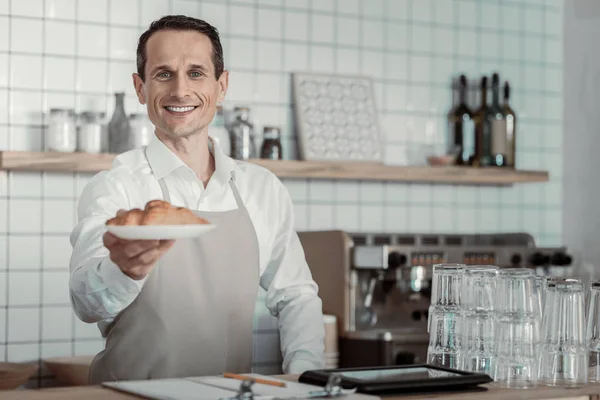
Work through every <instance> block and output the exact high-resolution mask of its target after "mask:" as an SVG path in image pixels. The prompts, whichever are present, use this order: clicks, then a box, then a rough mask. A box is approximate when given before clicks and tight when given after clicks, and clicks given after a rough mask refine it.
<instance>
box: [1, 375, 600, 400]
mask: <svg viewBox="0 0 600 400" xmlns="http://www.w3.org/2000/svg"><path fill="white" fill-rule="evenodd" d="M281 378H283V379H290V380H295V379H297V376H283V377H281ZM484 386H485V387H487V388H488V389H489V390H488V391H487V392H454V393H447V392H446V393H437V394H424V395H402V396H385V397H383V398H384V399H386V400H417V399H418V400H424V399H440V400H441V399H444V400H478V399H481V398H482V396H485V397H486V399H489V400H500V399H510V400H546V399H548V400H550V399H557V400H600V384H593V385H592V384H590V385H587V386H585V387H581V388H577V389H561V388H550V387H546V386H539V387H537V388H535V389H529V390H514V389H503V388H497V387H493V386H489V385H484ZM41 399H43V400H79V399H85V400H139V399H140V397H137V396H132V395H128V394H125V393H120V392H116V391H113V390H111V389H106V388H102V387H100V386H78V387H69V388H50V389H39V390H13V391H0V400H41Z"/></svg>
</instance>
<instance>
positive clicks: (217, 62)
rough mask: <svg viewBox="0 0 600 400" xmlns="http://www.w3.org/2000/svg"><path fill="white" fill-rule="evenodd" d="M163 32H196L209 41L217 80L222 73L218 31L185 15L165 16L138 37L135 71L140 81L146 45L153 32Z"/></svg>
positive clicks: (143, 71)
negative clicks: (206, 37)
mask: <svg viewBox="0 0 600 400" xmlns="http://www.w3.org/2000/svg"><path fill="white" fill-rule="evenodd" d="M163 30H175V31H197V32H200V33H202V34H204V35H206V36H208V38H209V39H210V42H211V44H212V62H213V65H214V67H215V78H216V79H219V77H220V76H221V74H222V73H223V69H224V64H223V47H222V46H221V40H220V39H219V31H218V30H217V28H215V27H214V26H212V25H211V24H209V23H208V22H206V21H203V20H201V19H197V18H192V17H187V16H185V15H166V16H164V17H162V18H161V19H158V20H156V21H154V22H152V23H151V24H150V27H149V28H148V30H147V31H146V32H144V33H142V35H141V36H140V39H139V41H138V46H137V71H138V75H139V76H140V77H141V78H142V81H145V80H146V76H145V75H146V74H145V70H144V69H145V68H146V61H147V59H148V57H147V54H146V43H147V42H148V39H150V36H152V35H153V34H154V33H155V32H158V31H163Z"/></svg>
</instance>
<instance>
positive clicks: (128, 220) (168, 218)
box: [106, 200, 208, 225]
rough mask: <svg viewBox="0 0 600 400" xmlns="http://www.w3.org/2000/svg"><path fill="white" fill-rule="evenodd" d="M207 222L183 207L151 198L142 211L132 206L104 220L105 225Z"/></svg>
mask: <svg viewBox="0 0 600 400" xmlns="http://www.w3.org/2000/svg"><path fill="white" fill-rule="evenodd" d="M189 224H208V221H207V220H205V219H204V218H200V217H198V216H197V215H195V214H194V213H193V212H192V211H190V210H189V209H187V208H184V207H174V206H173V205H171V204H170V203H167V202H166V201H162V200H152V201H149V202H148V203H147V204H146V207H145V209H144V210H143V211H142V210H140V209H139V208H134V209H132V210H129V211H127V212H126V213H123V214H121V215H117V216H116V217H114V218H111V219H109V220H108V221H106V225H189Z"/></svg>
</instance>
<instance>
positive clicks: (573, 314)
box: [539, 279, 589, 387]
mask: <svg viewBox="0 0 600 400" xmlns="http://www.w3.org/2000/svg"><path fill="white" fill-rule="evenodd" d="M548 294H549V295H550V296H551V300H552V302H551V303H550V304H549V307H548V309H547V311H548V317H547V321H546V323H545V325H544V332H542V345H541V352H540V376H539V378H540V381H542V382H543V383H544V384H546V385H549V386H563V387H576V386H582V385H585V384H586V383H587V378H588V363H589V356H588V351H587V348H586V342H585V339H584V336H585V329H586V328H585V315H584V310H583V307H584V287H583V283H582V282H581V281H580V280H579V279H563V280H557V281H556V282H549V284H548Z"/></svg>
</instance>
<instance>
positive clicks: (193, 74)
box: [190, 71, 202, 78]
mask: <svg viewBox="0 0 600 400" xmlns="http://www.w3.org/2000/svg"><path fill="white" fill-rule="evenodd" d="M190 76H191V77H192V78H199V77H201V76H202V72H200V71H192V72H190Z"/></svg>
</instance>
